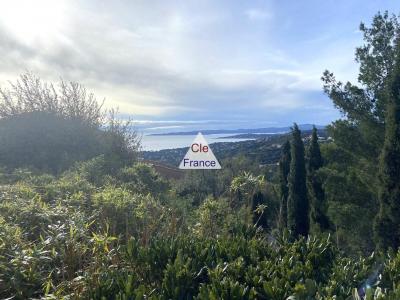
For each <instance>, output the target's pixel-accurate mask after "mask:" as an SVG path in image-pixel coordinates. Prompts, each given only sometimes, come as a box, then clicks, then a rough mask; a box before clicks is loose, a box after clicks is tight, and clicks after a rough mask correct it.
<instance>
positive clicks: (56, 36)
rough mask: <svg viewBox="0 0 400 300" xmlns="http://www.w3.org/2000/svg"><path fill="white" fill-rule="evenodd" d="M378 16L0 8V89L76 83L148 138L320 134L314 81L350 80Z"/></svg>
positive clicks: (177, 4)
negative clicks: (33, 77)
mask: <svg viewBox="0 0 400 300" xmlns="http://www.w3.org/2000/svg"><path fill="white" fill-rule="evenodd" d="M378 10H380V11H384V10H389V11H390V12H393V13H396V14H398V13H399V11H400V3H399V1H395V0H392V1H389V0H381V1H374V0H370V1H366V0H356V1H348V0H324V1H321V0H305V1H282V0H281V1H272V0H271V1H267V0H264V1H252V0H243V1H232V0H196V1H191V0H182V1H175V0H171V1H168V0H159V1H151V0H143V1H62V0H57V1H54V0H36V1H31V0H26V1H23V0H12V1H11V0H10V1H3V0H0V84H1V85H2V86H3V85H6V82H7V80H14V79H15V78H16V77H17V75H18V74H20V73H21V72H24V71H25V70H30V71H33V72H35V73H37V74H38V75H39V76H40V77H42V78H44V79H45V80H49V81H56V80H57V79H58V78H60V77H63V78H64V79H67V80H73V81H78V82H80V83H82V84H84V85H86V86H87V87H88V88H89V89H90V90H92V91H93V92H94V93H95V94H96V95H97V96H98V98H103V97H105V98H106V105H107V106H118V107H119V109H120V111H121V112H122V114H123V115H124V116H128V115H130V116H133V117H134V118H135V119H136V120H138V121H139V123H140V124H147V125H149V126H150V127H152V128H156V129H159V128H160V127H162V128H164V129H165V128H168V129H171V130H172V129H187V128H194V127H197V128H198V129H202V128H221V127H234V128H251V127H269V126H281V125H289V124H291V123H292V122H298V123H315V124H327V123H328V122H330V121H332V120H333V119H336V118H338V117H339V114H338V113H337V111H336V110H335V109H334V108H333V107H332V104H331V102H330V101H329V99H327V97H326V96H324V95H323V93H322V91H321V81H320V77H321V74H322V72H323V71H324V70H325V69H329V70H331V71H333V72H334V73H335V74H336V75H337V77H338V78H339V79H341V80H355V78H356V74H357V68H358V67H357V65H356V63H355V62H354V49H355V47H356V46H357V45H360V44H361V43H362V36H361V33H360V32H359V31H358V26H359V23H360V21H364V22H366V23H369V22H370V21H371V18H372V17H373V15H374V14H375V13H376V12H377V11H378Z"/></svg>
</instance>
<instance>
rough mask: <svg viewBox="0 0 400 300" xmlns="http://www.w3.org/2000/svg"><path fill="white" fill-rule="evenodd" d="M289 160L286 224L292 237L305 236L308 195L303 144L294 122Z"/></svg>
mask: <svg viewBox="0 0 400 300" xmlns="http://www.w3.org/2000/svg"><path fill="white" fill-rule="evenodd" d="M290 153H291V154H290V155H291V162H290V172H289V178H288V185H289V195H288V206H287V225H288V229H289V230H290V231H291V234H292V236H293V237H298V236H299V235H303V236H307V235H308V231H309V225H310V223H309V216H308V197H307V184H306V181H307V179H306V166H305V159H304V144H303V141H302V139H301V132H300V130H299V128H298V126H297V124H296V123H295V124H294V126H293V129H292V143H291V152H290Z"/></svg>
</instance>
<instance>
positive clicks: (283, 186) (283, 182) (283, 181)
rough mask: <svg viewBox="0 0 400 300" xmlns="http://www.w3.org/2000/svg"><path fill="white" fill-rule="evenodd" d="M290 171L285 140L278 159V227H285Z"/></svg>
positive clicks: (288, 144)
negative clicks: (279, 200)
mask: <svg viewBox="0 0 400 300" xmlns="http://www.w3.org/2000/svg"><path fill="white" fill-rule="evenodd" d="M289 171H290V142H289V141H286V142H285V143H284V144H283V146H282V155H281V159H280V160H279V185H280V191H279V192H280V199H281V203H280V210H279V227H280V228H281V229H283V228H286V227H287V198H288V193H289V188H288V175H289Z"/></svg>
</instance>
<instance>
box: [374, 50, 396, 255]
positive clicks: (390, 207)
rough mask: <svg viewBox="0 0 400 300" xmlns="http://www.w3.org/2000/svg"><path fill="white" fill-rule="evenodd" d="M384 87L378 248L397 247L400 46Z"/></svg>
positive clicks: (377, 222)
mask: <svg viewBox="0 0 400 300" xmlns="http://www.w3.org/2000/svg"><path fill="white" fill-rule="evenodd" d="M397 53H398V54H397V59H396V64H395V67H394V69H393V71H392V74H391V76H390V79H389V81H388V84H387V86H386V91H385V97H386V107H387V108H386V119H385V142H384V145H383V149H382V152H381V156H380V166H379V167H380V168H379V180H380V190H379V205H380V208H379V213H378V216H377V218H376V219H375V224H374V237H375V241H376V246H377V248H378V249H382V250H386V249H388V248H390V247H391V248H393V249H397V248H399V246H400V46H398V52H397Z"/></svg>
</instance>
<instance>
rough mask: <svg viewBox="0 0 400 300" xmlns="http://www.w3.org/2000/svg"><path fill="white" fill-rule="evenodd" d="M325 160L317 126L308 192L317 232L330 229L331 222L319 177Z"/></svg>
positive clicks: (314, 133) (309, 154) (309, 157)
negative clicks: (318, 172) (327, 214)
mask: <svg viewBox="0 0 400 300" xmlns="http://www.w3.org/2000/svg"><path fill="white" fill-rule="evenodd" d="M322 165H323V159H322V155H321V150H320V148H319V143H318V134H317V129H316V128H315V126H314V127H313V131H312V136H311V141H310V147H309V148H308V163H307V176H308V190H309V196H310V206H311V209H310V223H311V224H310V226H311V228H312V229H315V231H317V232H319V231H325V230H327V229H329V227H330V222H329V219H328V217H327V216H326V214H325V213H326V204H325V192H324V189H323V187H322V182H321V180H320V179H319V178H318V176H317V171H318V170H319V169H320V168H321V167H322Z"/></svg>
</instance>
